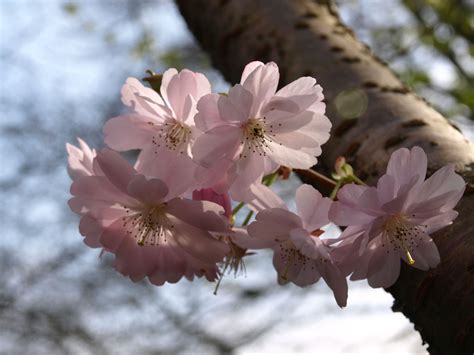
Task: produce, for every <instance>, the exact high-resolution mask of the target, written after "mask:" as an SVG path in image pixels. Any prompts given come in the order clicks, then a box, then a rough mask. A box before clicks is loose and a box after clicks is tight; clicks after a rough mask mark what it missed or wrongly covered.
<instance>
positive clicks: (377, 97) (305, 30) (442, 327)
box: [176, 0, 474, 354]
mask: <svg viewBox="0 0 474 355" xmlns="http://www.w3.org/2000/svg"><path fill="white" fill-rule="evenodd" d="M176 2H177V4H178V7H179V9H180V11H181V13H182V15H183V17H184V18H185V20H186V22H187V23H188V26H189V28H190V29H191V31H192V32H193V33H194V35H195V37H196V38H197V39H198V41H199V42H200V43H201V45H202V47H203V48H204V49H205V50H206V51H207V52H208V53H209V55H210V57H211V59H212V62H213V64H214V66H215V67H216V68H217V69H219V70H220V71H221V72H222V73H223V74H224V77H225V78H226V79H227V80H228V81H229V82H232V83H235V82H238V81H239V79H240V75H241V71H242V69H243V67H244V66H245V64H247V63H248V62H250V61H252V60H261V61H263V62H266V61H275V62H276V63H277V64H278V65H279V67H280V73H281V84H286V83H288V82H290V81H292V80H295V79H296V78H298V77H300V76H305V75H310V76H314V77H316V78H317V79H318V81H319V83H320V84H321V85H322V86H323V88H324V94H325V97H326V100H325V101H326V102H327V114H328V117H329V118H330V119H331V121H332V123H333V130H332V137H331V139H330V141H329V142H328V143H327V144H325V145H324V146H323V155H322V157H321V162H320V164H319V165H318V169H325V170H326V172H327V171H329V170H330V169H331V167H332V166H333V164H334V161H335V159H336V158H337V157H338V156H340V155H343V156H345V157H346V158H347V159H348V162H349V163H350V164H351V165H352V166H353V167H354V169H355V171H356V173H357V175H358V176H360V177H362V178H363V179H364V180H365V181H367V182H368V183H369V184H371V183H372V184H373V183H374V182H375V181H376V179H377V177H379V176H380V175H381V174H383V172H384V171H385V168H386V165H387V162H388V159H389V156H390V154H391V153H392V152H393V151H394V150H395V149H397V148H399V147H401V146H406V147H411V146H414V145H418V146H421V147H422V148H423V149H424V150H425V152H426V153H427V155H428V158H429V172H431V173H432V172H434V171H435V170H436V169H438V168H439V167H441V166H443V165H445V164H446V163H449V162H454V163H455V164H456V169H457V171H458V172H459V173H460V174H462V175H463V176H464V178H465V179H466V180H467V181H468V183H469V184H468V188H467V189H466V193H465V195H464V197H463V198H462V200H461V202H460V203H459V205H458V207H457V210H458V211H459V217H458V218H457V219H456V221H455V222H454V224H453V225H452V226H450V227H448V228H445V229H444V230H442V231H440V232H438V233H436V234H435V235H434V239H435V241H436V244H437V245H438V248H439V250H440V254H441V260H442V261H441V264H440V265H439V266H438V267H437V268H436V269H434V270H431V271H429V272H422V271H418V270H416V269H413V268H410V267H408V266H406V265H404V266H403V267H402V272H401V275H400V278H399V280H398V281H397V283H396V284H395V285H394V286H392V287H390V289H388V290H387V291H388V292H390V293H391V294H392V295H393V297H394V299H395V301H394V305H393V310H394V311H401V312H403V314H404V315H405V316H406V317H408V318H409V319H410V320H411V321H412V322H413V323H414V326H415V329H417V330H418V331H419V332H420V334H421V336H422V338H423V340H424V341H425V342H427V343H428V344H429V348H428V350H429V351H430V353H432V354H454V353H456V354H464V353H465V354H472V352H473V351H474V223H472V218H473V217H474V194H473V186H474V185H473V184H472V182H473V176H474V174H473V173H472V167H473V166H474V165H473V162H474V145H473V144H472V142H469V141H468V139H466V138H465V137H464V136H463V135H462V134H461V132H459V130H457V129H456V127H454V126H453V125H452V124H451V123H450V122H449V121H447V120H446V119H445V118H444V117H443V116H442V115H441V114H439V113H438V112H437V111H435V110H434V109H433V108H432V107H431V106H430V105H429V104H428V103H427V102H426V101H425V100H423V99H422V98H420V97H418V96H417V95H416V94H414V93H413V92H411V91H410V89H408V88H407V87H406V86H404V85H403V83H402V82H401V81H400V80H399V79H398V78H397V77H396V75H395V74H394V73H393V72H392V71H391V70H390V69H389V68H388V66H387V65H386V64H385V63H384V62H383V61H382V60H380V59H379V58H377V57H376V56H374V54H373V53H371V51H370V49H369V48H368V47H367V46H366V45H365V44H363V43H361V42H360V41H358V40H357V38H356V37H355V36H354V34H353V32H352V31H351V30H350V29H349V28H347V27H346V26H345V25H344V24H343V23H342V22H341V20H340V18H339V16H338V13H337V10H336V8H335V6H334V4H333V3H332V1H331V0H319V1H317V0H291V1H290V0H271V1H269V0H191V1H190V0H176ZM427 64H428V65H429V63H427ZM307 179H308V176H306V181H308V180H307ZM374 326H376V325H374Z"/></svg>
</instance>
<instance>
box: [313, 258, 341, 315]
mask: <svg viewBox="0 0 474 355" xmlns="http://www.w3.org/2000/svg"><path fill="white" fill-rule="evenodd" d="M318 269H319V272H320V273H321V276H322V277H323V279H324V281H326V284H327V285H328V286H329V287H330V288H331V289H332V292H333V294H334V298H335V299H336V302H337V304H338V306H339V307H341V308H342V307H345V306H346V305H347V293H348V287H347V280H346V277H345V276H344V274H343V273H342V272H341V271H340V270H339V268H338V267H337V266H335V265H334V264H332V263H331V262H330V261H323V262H318Z"/></svg>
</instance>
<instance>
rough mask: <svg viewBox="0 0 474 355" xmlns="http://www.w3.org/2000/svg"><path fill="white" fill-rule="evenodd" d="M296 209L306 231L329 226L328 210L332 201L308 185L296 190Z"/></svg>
mask: <svg viewBox="0 0 474 355" xmlns="http://www.w3.org/2000/svg"><path fill="white" fill-rule="evenodd" d="M295 200H296V208H297V210H298V215H299V216H300V217H301V220H302V221H303V227H304V228H305V229H306V230H307V231H310V232H311V231H314V230H316V229H319V228H321V227H322V226H325V225H326V224H329V217H328V213H329V208H330V207H331V203H332V201H331V200H330V199H329V198H323V197H322V195H321V193H320V192H319V191H318V190H316V189H315V188H313V187H312V186H310V185H307V184H303V185H301V186H300V187H299V188H298V189H297V190H296V197H295Z"/></svg>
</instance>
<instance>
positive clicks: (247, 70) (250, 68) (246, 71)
mask: <svg viewBox="0 0 474 355" xmlns="http://www.w3.org/2000/svg"><path fill="white" fill-rule="evenodd" d="M263 65H265V64H263V63H262V62H259V61H254V62H250V63H249V64H247V65H246V66H245V68H244V70H243V72H242V77H241V79H240V84H243V83H244V82H245V80H247V78H248V76H249V75H250V74H251V73H252V72H253V71H254V70H255V69H257V68H258V67H260V66H263Z"/></svg>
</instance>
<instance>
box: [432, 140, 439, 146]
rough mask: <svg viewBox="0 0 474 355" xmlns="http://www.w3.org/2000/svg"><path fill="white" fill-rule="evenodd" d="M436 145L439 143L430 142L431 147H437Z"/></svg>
mask: <svg viewBox="0 0 474 355" xmlns="http://www.w3.org/2000/svg"><path fill="white" fill-rule="evenodd" d="M438 145H439V144H438V143H436V142H433V141H431V142H430V146H432V147H437V146H438Z"/></svg>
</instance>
